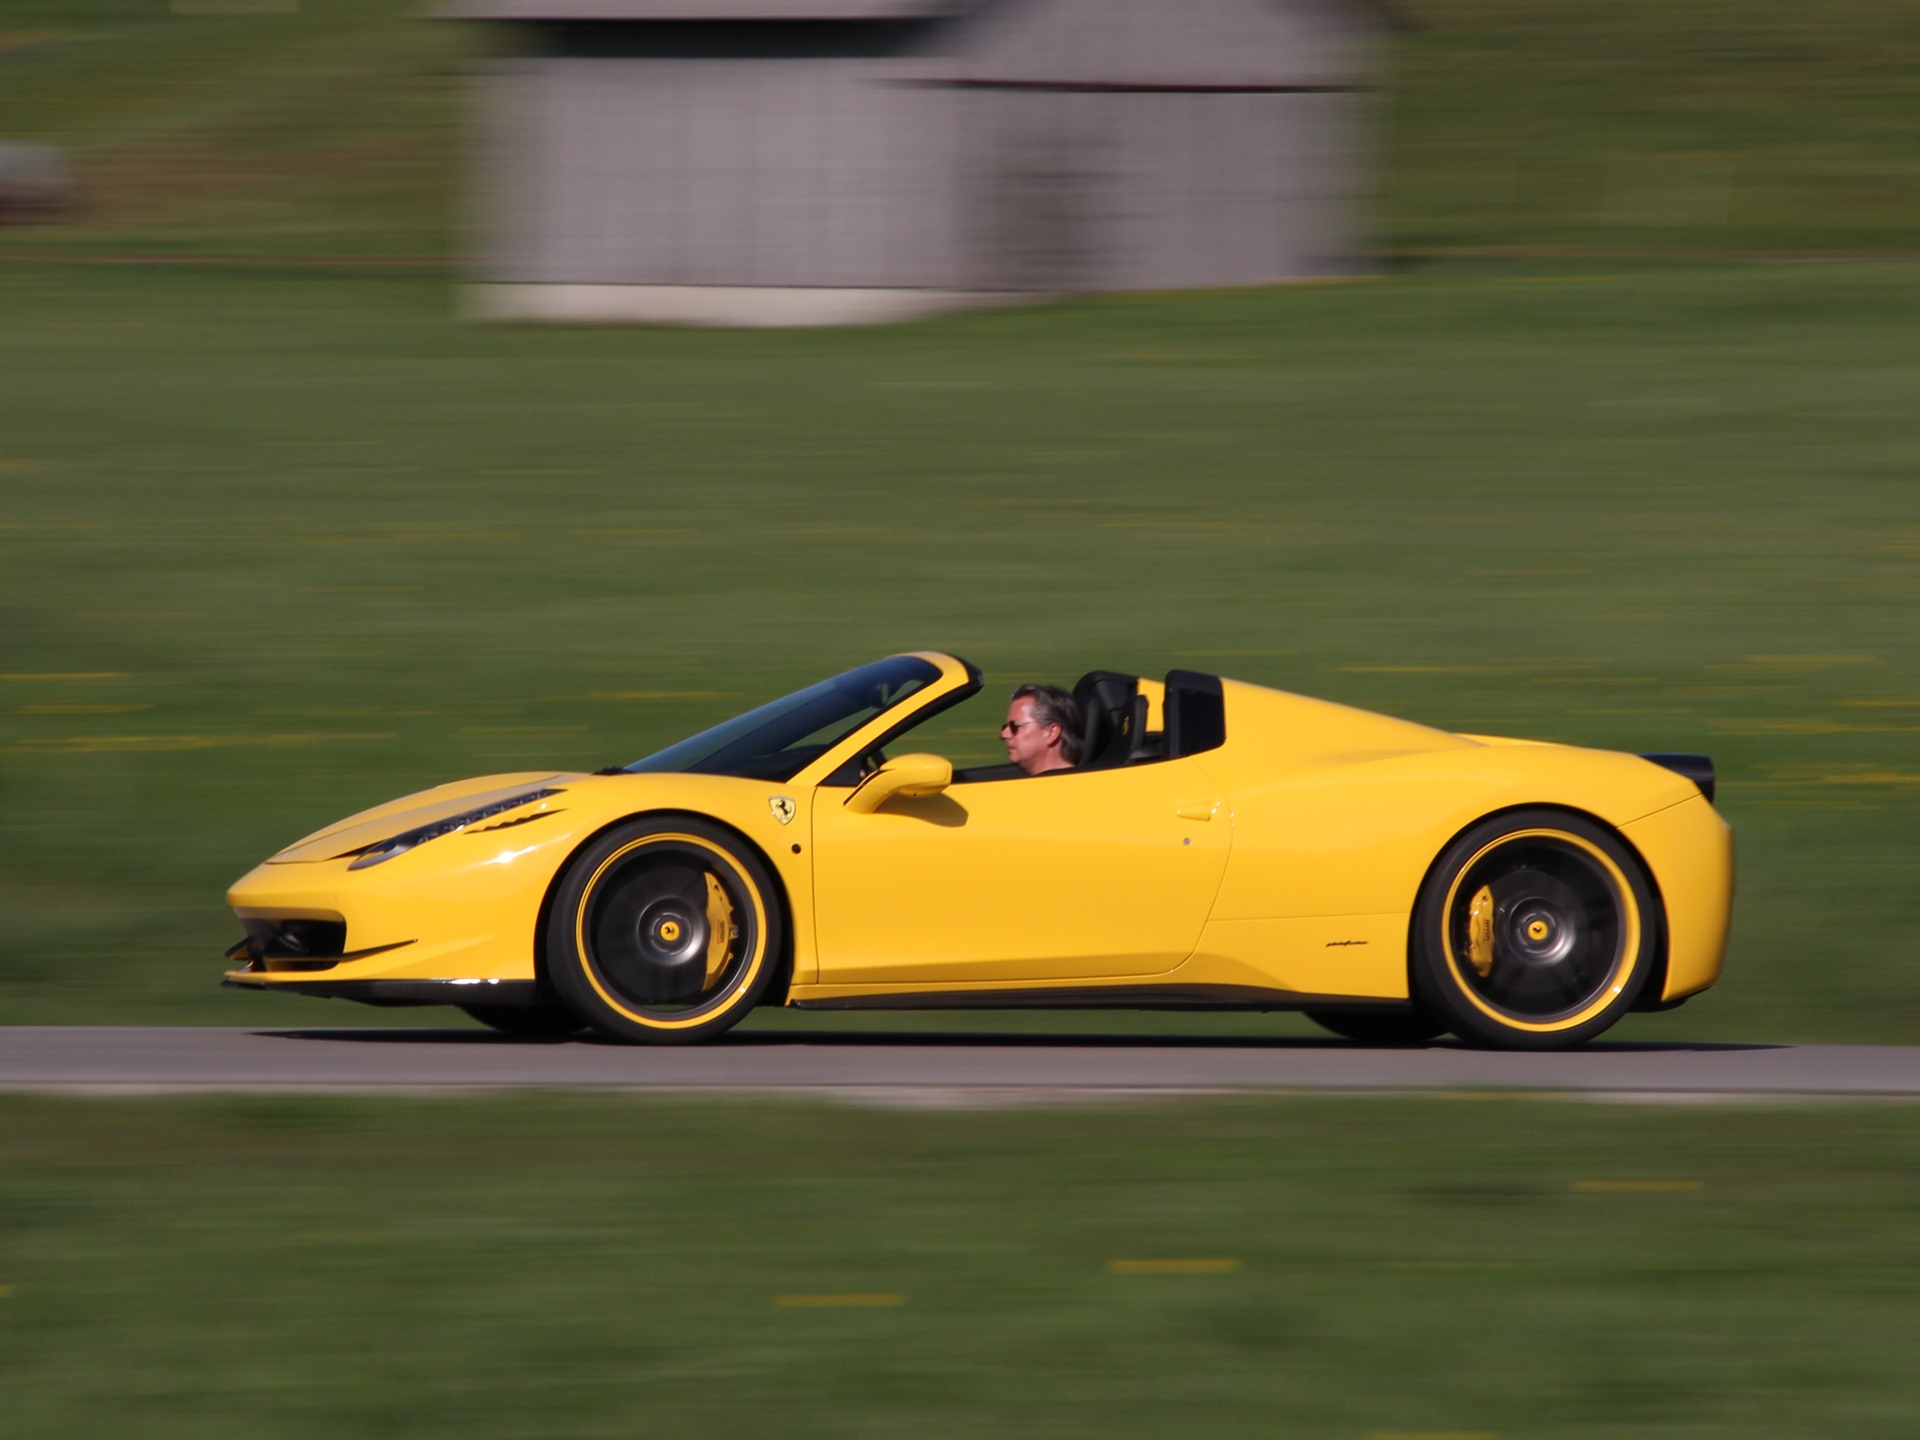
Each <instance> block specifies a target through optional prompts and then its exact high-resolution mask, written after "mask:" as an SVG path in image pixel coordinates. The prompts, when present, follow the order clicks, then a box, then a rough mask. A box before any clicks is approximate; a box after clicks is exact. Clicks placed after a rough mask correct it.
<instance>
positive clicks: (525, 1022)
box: [459, 1005, 587, 1040]
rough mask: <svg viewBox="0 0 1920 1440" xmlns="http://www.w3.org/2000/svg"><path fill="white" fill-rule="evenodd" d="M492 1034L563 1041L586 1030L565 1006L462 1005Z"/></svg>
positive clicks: (578, 1018) (461, 1007)
mask: <svg viewBox="0 0 1920 1440" xmlns="http://www.w3.org/2000/svg"><path fill="white" fill-rule="evenodd" d="M459 1008H460V1009H462V1010H464V1011H466V1013H467V1014H469V1015H471V1016H472V1017H473V1018H474V1019H476V1020H478V1021H479V1022H480V1023H481V1024H482V1025H485V1026H486V1027H487V1028H488V1029H490V1030H498V1031H499V1032H500V1033H501V1034H502V1035H513V1036H517V1037H518V1038H520V1039H522V1040H564V1039H565V1038H566V1037H567V1036H569V1035H578V1034H579V1033H580V1032H581V1031H582V1030H584V1029H586V1028H587V1027H586V1025H585V1024H584V1023H582V1021H581V1019H580V1017H579V1016H578V1015H576V1014H574V1013H573V1012H572V1011H571V1010H569V1009H567V1007H566V1006H564V1005H462V1006H460V1007H459Z"/></svg>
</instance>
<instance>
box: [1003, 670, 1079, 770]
mask: <svg viewBox="0 0 1920 1440" xmlns="http://www.w3.org/2000/svg"><path fill="white" fill-rule="evenodd" d="M1013 698H1014V699H1015V700H1031V701H1033V718H1034V719H1035V720H1038V721H1039V722H1040V723H1041V724H1042V725H1058V726H1059V727H1060V753H1061V754H1063V755H1065V756H1066V757H1067V763H1068V764H1070V765H1078V764H1079V763H1080V742H1081V738H1082V737H1081V734H1080V707H1079V706H1078V705H1076V704H1074V703H1073V696H1071V695H1069V694H1068V693H1067V692H1066V691H1064V690H1062V689H1061V688H1060V687H1059V686H1058V685H1022V686H1021V687H1020V688H1019V689H1018V690H1015V691H1014V692H1013Z"/></svg>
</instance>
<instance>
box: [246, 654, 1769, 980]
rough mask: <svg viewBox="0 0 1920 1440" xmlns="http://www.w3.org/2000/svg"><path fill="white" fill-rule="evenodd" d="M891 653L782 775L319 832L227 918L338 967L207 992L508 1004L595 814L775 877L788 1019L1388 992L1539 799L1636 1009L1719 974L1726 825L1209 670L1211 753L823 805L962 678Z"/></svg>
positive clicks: (581, 779)
mask: <svg viewBox="0 0 1920 1440" xmlns="http://www.w3.org/2000/svg"><path fill="white" fill-rule="evenodd" d="M913 658H916V659H918V660H920V661H924V662H926V663H927V664H928V665H930V666H931V667H932V668H933V671H934V672H935V678H934V679H933V680H932V681H931V682H930V683H927V684H925V685H923V686H922V687H921V688H919V689H918V690H916V691H914V692H913V693H912V694H911V696H910V697H909V698H908V699H906V700H904V701H903V702H901V703H899V704H898V705H896V706H894V707H893V708H890V709H886V710H884V711H883V712H882V713H879V714H877V715H874V716H872V717H871V718H870V719H868V720H866V721H865V722H864V723H861V724H859V725H858V726H857V727H856V728H855V729H853V730H852V731H851V732H850V733H848V734H845V735H843V736H841V737H839V738H838V739H836V740H834V741H832V742H831V743H829V744H827V745H825V747H824V748H822V749H820V750H819V753H817V754H816V755H814V756H813V757H812V758H811V759H809V760H807V761H806V762H805V763H804V764H801V765H800V767H799V769H798V770H797V771H795V772H794V773H792V774H791V777H790V778H788V779H786V780H783V781H775V780H767V779H754V778H741V777H738V776H734V775H727V774H694V773H672V772H664V771H643V772H638V773H635V772H617V773H611V774H596V775H581V774H577V773H572V772H560V773H556V772H553V771H545V770H528V771H523V772H518V773H514V774H510V775H497V776H487V777H481V778H478V779H475V780H469V781H461V782H458V783H456V784H452V785H443V786H440V787H437V788H435V789H431V790H426V791H422V792H419V793H417V794H414V795H410V796H405V797H402V798H400V799H398V800H395V801H392V802H389V803H387V804H385V805H381V806H378V807H375V808H374V809H371V810H367V811H363V812H361V813H359V814H357V815H354V816H350V817H348V818H346V819H344V820H341V821H339V822H336V823H335V824H332V825H329V826H327V827H324V828H323V829H321V830H318V831H316V832H314V833H313V834H312V835H309V836H307V837H305V838H304V839H302V840H300V841H297V842H295V843H294V844H293V845H290V846H288V847H287V848H286V849H284V850H282V851H281V852H279V853H278V854H276V855H274V856H272V857H271V858H270V859H268V860H267V861H265V862H264V863H262V864H261V865H259V866H258V867H256V868H255V869H254V870H253V871H251V872H250V873H249V874H247V875H246V876H244V877H243V878H242V879H241V880H239V881H238V882H236V883H235V885H234V886H233V887H232V889H231V890H230V891H229V893H228V896H227V900H228V904H229V905H230V906H231V907H232V908H233V909H234V910H235V912H236V913H237V914H238V915H239V916H240V918H241V919H242V920H243V921H276V920H287V919H309V920H315V921H337V922H344V925H345V937H346V938H345V941H344V945H343V953H342V954H340V955H338V956H329V957H325V961H326V962H329V963H323V962H322V961H306V960H302V959H299V958H298V957H293V958H289V957H286V956H280V957H275V956H273V955H270V954H259V953H254V952H253V951H248V952H247V953H246V956H245V958H246V961H247V963H246V964H244V965H241V966H238V967H236V968H234V969H232V970H230V971H229V972H228V974H227V979H228V981H229V983H232V984H236V985H240V986H245V987H250V988H288V989H294V990H302V989H305V990H309V991H315V992H317V993H349V992H351V991H352V990H353V987H355V986H356V985H360V984H361V983H362V982H408V983H415V982H417V983H425V984H440V985H445V986H448V987H450V988H449V989H448V990H447V995H448V997H449V998H457V996H458V995H459V994H461V993H466V992H464V991H461V990H460V989H459V988H458V987H463V986H467V987H475V988H474V989H473V991H472V993H474V994H480V993H482V992H483V991H484V989H485V987H487V986H490V985H500V984H514V985H520V986H522V987H525V986H529V985H531V984H533V983H534V982H536V981H537V980H539V979H540V975H539V971H538V968H537V962H536V954H537V950H538V947H539V944H540V932H541V926H542V916H543V907H544V906H545V905H546V904H547V901H548V897H549V895H550V894H551V893H552V892H553V890H554V888H555V885H556V881H557V879H558V878H559V877H560V876H561V875H562V874H564V872H565V871H566V868H567V866H568V864H569V862H570V860H571V859H572V857H573V856H575V855H576V854H578V853H579V852H580V851H581V850H582V849H583V847H585V846H587V845H589V844H590V843H592V842H593V841H594V840H595V839H596V838H597V837H599V836H600V835H602V834H603V833H604V832H606V831H607V829H608V828H609V827H611V826H614V825H618V824H620V823H621V822H623V821H627V820H630V819H634V818H637V817H645V816H650V815H659V814H681V815H691V816H698V817H703V818H704V819H706V820H707V821H708V822H710V823H712V824H717V825H719V826H722V827H725V828H726V829H727V830H730V831H732V832H734V833H735V834H736V835H737V836H738V837H739V838H740V839H741V840H742V841H744V842H745V844H746V845H748V846H750V847H751V848H752V849H753V850H754V851H756V852H757V853H758V855H759V856H760V857H761V858H762V859H763V860H764V861H765V863H766V866H767V868H768V869H769V870H770V871H771V872H772V874H773V876H774V877H775V880H776V882H777V884H778V886H779V888H780V890H781V891H782V893H781V894H780V895H779V896H778V897H776V898H777V902H778V903H779V904H780V905H781V907H782V908H783V911H784V913H785V916H786V919H787V926H786V930H787V935H788V943H789V947H790V959H791V972H790V982H789V986H788V989H787V991H786V993H785V995H784V996H783V997H778V998H784V999H785V1000H787V1001H788V1002H790V1003H796V1004H803V1005H804V1004H862V1003H872V1004H893V1003H911V1002H914V1001H916V1000H925V1001H938V1000H940V999H943V998H945V999H953V1000H963V999H976V1000H981V1001H990V1000H992V999H994V998H995V997H998V998H1000V999H1002V1000H1004V1001H1006V1002H1008V1003H1021V1002H1022V1001H1023V1000H1026V999H1031V1000H1034V1001H1035V1002H1038V1001H1041V1000H1044V999H1047V998H1052V997H1058V998H1059V999H1060V1000H1061V1001H1062V1003H1069V1002H1072V1001H1075V1000H1080V1001H1086V1002H1088V1003H1100V1001H1101V999H1102V997H1103V996H1104V997H1107V998H1110V999H1112V1000H1114V1001H1115V1002H1116V1003H1118V1002H1120V1001H1123V1000H1124V1001H1137V1002H1138V1003H1142V1004H1152V1003H1155V1000H1156V997H1160V998H1162V999H1164V1000H1166V1001H1168V1002H1178V1001H1180V1000H1183V999H1186V1000H1191V999H1194V998H1196V997H1197V998H1207V997H1211V998H1214V999H1218V1000H1221V1001H1223V1002H1232V1001H1235V1000H1238V1001H1240V1002H1243V1003H1249V1004H1265V1005H1269V1006H1273V1007H1284V1006H1287V1005H1290V1004H1297V1005H1310V1004H1314V1003H1325V1002H1329V1001H1332V1002H1340V1001H1356V1002H1357V1001H1404V1000H1406V999H1407V998H1408V997H1409V971H1408V938H1409V925H1410V921H1411V916H1412V913H1413V908H1414V905H1415V903H1416V900H1417V898H1418V896H1419V895H1420V893H1421V888H1422V886H1423V884H1424V883H1425V882H1426V879H1427V876H1428V873H1429V871H1430V870H1431V868H1432V867H1433V865H1434V863H1435V860H1436V857H1438V856H1439V855H1440V854H1441V853H1442V852H1443V851H1444V850H1445V849H1446V847H1447V846H1448V845H1449V844H1450V843H1451V842H1452V840H1453V839H1454V838H1455V837H1456V836H1458V835H1460V834H1461V833H1462V832H1463V831H1465V830H1466V829H1467V828H1468V827H1470V826H1472V825H1474V824H1475V823H1476V822H1478V821H1480V820H1482V819H1484V818H1486V817H1488V816H1490V815H1494V814H1497V813H1498V812H1501V811H1503V810H1508V809H1518V808H1521V807H1539V806H1551V807H1560V808H1564V809H1568V810H1573V811H1577V812H1580V813H1581V814H1584V815H1586V816H1590V817H1592V818H1593V819H1595V820H1597V821H1599V822H1601V823H1602V824H1604V825H1606V826H1608V827H1610V828H1611V829H1612V830H1613V831H1615V832H1617V833H1618V835H1619V836H1621V837H1622V838H1623V839H1624V840H1625V842H1626V843H1627V844H1628V845H1630V846H1631V847H1633V848H1634V850H1635V852H1636V853H1637V854H1638V855H1639V856H1640V857H1641V858H1642V859H1643V861H1644V862H1645V865H1646V869H1647V871H1648V873H1649V875H1650V876H1651V877H1652V879H1653V882H1654V885H1655V887H1656V889H1657V891H1658V894H1659V897H1660V901H1661V904H1662V907H1663V911H1664V925H1665V930H1664V934H1665V936H1666V943H1667V952H1668V953H1667V963H1666V968H1665V979H1664V983H1663V986H1662V988H1661V990H1660V992H1659V994H1660V998H1662V999H1664V1000H1677V999H1680V998H1683V997H1684V996H1686V995H1690V994H1692V993H1694V992H1696V991H1698V990H1700V989H1703V988H1705V987H1706V986H1707V985H1710V984H1711V983H1712V982H1713V981H1714V980H1715V979H1716V978H1717V977H1718V976H1719V973H1720V968H1721V965H1722V963H1723V957H1724V952H1725V945H1726V937H1727V927H1728V917H1729V914H1730V905H1731V894H1732V864H1733V855H1732V841H1731V832H1730V831H1729V830H1728V828H1727V826H1726V824H1725V822H1724V821H1722V820H1721V819H1720V817H1719V815H1718V814H1717V812H1715V811H1714V809H1713V807H1712V805H1711V804H1710V803H1709V802H1708V800H1707V799H1706V798H1705V796H1704V795H1703V794H1702V792H1701V789H1700V787H1699V786H1698V785H1697V784H1696V783H1695V782H1694V781H1692V780H1690V779H1688V778H1686V777H1685V776H1684V775H1681V774H1678V773H1676V772H1675V771H1674V770H1672V769H1668V768H1665V767H1663V766H1661V765H1658V764H1654V763H1652V762H1650V761H1648V760H1645V759H1642V758H1640V757H1637V756H1632V755H1625V754H1616V753H1613V752H1607V751H1598V750H1586V749H1579V748H1575V747H1569V746H1561V745H1551V744H1541V743H1533V742H1527V741H1517V740H1508V739H1504V738H1501V737H1492V736H1467V735H1457V734H1451V733H1448V732H1445V731H1441V730H1435V729H1432V728H1429V727H1426V726H1422V725H1417V724H1413V723H1410V722H1407V721H1403V720H1396V719H1392V718H1390V717H1387V716H1382V715H1375V714H1371V713H1369V712H1366V711H1361V710H1356V709H1352V708H1350V707H1346V706H1341V705H1336V704H1331V703H1329V702H1325V701H1320V700H1313V699H1309V698H1306V697H1303V696H1298V695H1291V694H1287V693H1285V692H1281V691H1276V690H1270V689H1264V688H1262V687H1258V686H1253V685H1246V684H1241V683H1238V682H1234V681H1221V682H1218V694H1219V703H1220V704H1221V705H1222V706H1223V707H1224V716H1225V721H1224V724H1225V739H1224V741H1223V742H1221V743H1218V744H1214V745H1212V746H1210V747H1209V748H1206V749H1204V750H1202V751H1200V752H1199V753H1195V754H1190V755H1181V756H1178V757H1176V758H1172V759H1153V758H1151V757H1149V758H1147V759H1144V760H1142V761H1140V763H1128V764H1121V765H1116V766H1114V767H1112V768H1106V769H1086V770H1075V771H1069V772H1064V773H1061V774H1057V775H1050V776H1043V777H1020V778H995V777H968V776H965V775H962V776H959V777H956V778H955V779H954V781H953V783H951V784H947V785H946V786H945V788H944V789H940V788H939V786H940V783H941V781H940V777H941V776H942V774H943V773H944V772H942V770H941V769H940V767H939V766H938V765H937V764H932V765H929V764H925V763H923V762H921V761H920V760H919V759H918V757H916V762H915V763H916V764H918V765H919V769H917V770H916V771H915V775H916V777H917V780H916V784H915V786H914V787H912V788H918V789H921V790H926V789H934V790H937V791H938V793H928V794H914V793H911V788H910V789H909V790H906V791H902V792H901V793H899V794H895V795H891V796H889V797H888V798H887V799H885V800H884V801H882V802H881V803H879V804H878V805H875V806H871V807H870V808H867V807H865V806H864V805H863V802H858V801H856V802H855V803H853V804H851V805H850V804H849V801H850V800H852V799H853V797H854V796H855V795H856V793H858V791H859V788H860V784H859V773H858V771H857V769H856V767H858V766H860V765H861V764H862V762H863V757H871V756H873V755H876V754H877V753H878V752H879V751H880V748H881V747H882V746H883V745H884V746H892V747H894V748H903V747H907V748H910V746H911V741H910V740H903V739H902V737H903V736H906V735H907V734H908V732H910V731H911V729H912V728H913V726H915V725H917V724H919V723H921V722H922V721H924V720H925V719H927V718H929V717H930V716H931V715H933V714H936V713H938V712H939V711H941V710H942V709H944V708H945V707H946V706H948V705H949V704H951V703H953V702H955V701H957V700H959V699H963V698H965V697H966V696H967V695H970V694H972V693H973V692H974V691H975V690H976V689H977V688H978V686H979V679H978V674H977V672H975V671H973V670H972V668H971V667H970V666H968V665H966V663H965V662H963V661H960V660H958V659H956V658H955V657H952V656H949V655H945V654H941V653H938V652H922V653H920V654H919V655H918V656H916V657H913ZM849 673H850V674H851V673H853V672H849ZM1170 683H1171V680H1170V681H1169V682H1168V683H1162V682H1159V681H1152V680H1144V679H1143V680H1140V681H1139V682H1138V686H1137V692H1136V693H1137V694H1138V695H1139V696H1140V697H1142V698H1143V701H1144V704H1143V705H1141V707H1140V708H1141V711H1142V712H1143V713H1144V717H1145V720H1146V727H1147V730H1148V731H1149V732H1155V733H1159V732H1162V731H1164V729H1165V727H1166V724H1167V718H1168V717H1167V715H1166V712H1167V710H1168V708H1169V706H1171V705H1172V704H1173V700H1172V697H1171V695H1170V694H1169V691H1168V684H1170ZM696 738H698V737H696ZM1148 738H1151V737H1148ZM663 753H664V752H663ZM929 777H932V778H929ZM902 783H904V782H902ZM540 790H551V791H554V792H556V793H554V794H552V795H550V796H547V797H546V798H544V799H542V800H539V801H538V802H529V803H528V804H526V805H523V806H521V807H520V808H517V809H509V810H507V811H505V812H504V813H502V814H500V815H498V816H489V817H487V818H485V819H483V820H479V821H475V822H473V823H472V824H470V825H468V826H467V827H466V828H461V829H457V830H454V831H453V832H452V833H446V834H442V835H439V836H437V837H435V838H430V839H428V840H426V841H424V842H422V843H419V844H417V845H416V846H415V848H412V849H406V850H402V851H399V852H397V853H394V854H393V855H392V857H391V858H387V859H382V860H379V861H378V863H370V862H369V861H368V859H367V858H366V857H367V854H368V852H369V851H370V850H374V849H378V848H379V847H381V846H382V845H383V843H385V842H387V841H389V840H390V839H391V837H393V836H395V835H397V834H399V833H400V832H406V831H412V830H414V829H416V828H417V827H421V826H431V825H435V824H439V823H441V822H444V821H447V820H448V818H449V817H458V816H461V815H463V814H466V813H469V812H471V811H473V810H475V809H477V808H480V807H486V806H489V805H492V804H495V803H496V802H506V803H511V802H512V801H513V799H514V797H515V796H517V795H520V794H523V793H531V792H535V791H540ZM238 949H240V947H236V950H238Z"/></svg>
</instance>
